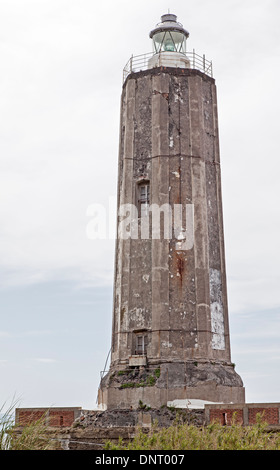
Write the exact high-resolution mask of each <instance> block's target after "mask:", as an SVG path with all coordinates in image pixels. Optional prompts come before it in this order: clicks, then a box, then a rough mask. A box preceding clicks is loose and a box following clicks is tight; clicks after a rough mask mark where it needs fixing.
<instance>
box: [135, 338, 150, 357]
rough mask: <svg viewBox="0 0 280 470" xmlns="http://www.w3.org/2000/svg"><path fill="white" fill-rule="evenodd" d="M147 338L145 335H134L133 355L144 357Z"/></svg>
mask: <svg viewBox="0 0 280 470" xmlns="http://www.w3.org/2000/svg"><path fill="white" fill-rule="evenodd" d="M147 344H148V336H147V334H145V333H137V334H135V350H134V354H136V355H139V356H144V355H146V354H147Z"/></svg>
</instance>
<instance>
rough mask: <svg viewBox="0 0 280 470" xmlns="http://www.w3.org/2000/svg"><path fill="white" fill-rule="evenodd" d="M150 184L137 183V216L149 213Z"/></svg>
mask: <svg viewBox="0 0 280 470" xmlns="http://www.w3.org/2000/svg"><path fill="white" fill-rule="evenodd" d="M149 204H150V184H149V183H148V182H145V183H141V184H139V185H138V213H139V217H145V216H147V215H148V214H149Z"/></svg>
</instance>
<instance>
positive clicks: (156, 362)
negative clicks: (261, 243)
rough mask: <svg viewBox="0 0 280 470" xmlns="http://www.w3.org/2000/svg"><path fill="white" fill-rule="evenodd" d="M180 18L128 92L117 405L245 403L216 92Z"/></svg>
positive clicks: (140, 65)
mask: <svg viewBox="0 0 280 470" xmlns="http://www.w3.org/2000/svg"><path fill="white" fill-rule="evenodd" d="M188 36H189V33H188V32H187V31H186V30H185V29H184V28H183V26H182V25H181V24H180V23H178V22H177V17H176V16H175V15H173V14H166V15H163V16H162V17H161V22H160V23H159V24H158V25H157V26H156V27H155V29H154V30H153V31H151V33H150V38H151V39H152V43H153V53H151V54H145V55H143V56H138V57H132V58H131V59H130V60H129V62H128V64H127V66H126V67H125V70H124V83H123V91H122V97H121V122H120V147H119V176H118V178H119V179H118V236H117V241H116V259H115V284H114V311H113V326H112V348H111V362H110V369H109V371H108V373H107V375H106V376H104V377H103V379H102V380H101V383H100V388H99V404H102V405H104V406H105V407H107V408H108V409H116V408H120V409H129V408H137V407H138V405H139V401H140V400H141V401H142V402H143V403H144V404H147V405H149V406H150V407H152V408H158V407H160V406H162V405H166V404H168V403H177V401H178V400H181V402H180V403H183V401H184V400H185V401H187V400H190V401H191V400H203V401H210V402H219V403H220V402H221V403H230V402H233V403H236V402H239V403H242V402H244V401H245V391H244V388H243V383H242V380H241V378H240V376H239V375H238V374H237V373H236V372H235V368H234V364H232V362H231V351H230V335H229V321H228V305H227V286H226V270H225V253H224V232H223V215H222V198H221V172H220V155H219V137H218V119H217V97H216V86H215V80H214V79H213V77H212V64H211V63H210V62H208V61H207V60H206V59H205V57H204V56H202V57H200V56H199V55H197V54H195V53H194V52H192V53H191V54H189V53H187V52H186V51H187V49H186V41H187V38H188Z"/></svg>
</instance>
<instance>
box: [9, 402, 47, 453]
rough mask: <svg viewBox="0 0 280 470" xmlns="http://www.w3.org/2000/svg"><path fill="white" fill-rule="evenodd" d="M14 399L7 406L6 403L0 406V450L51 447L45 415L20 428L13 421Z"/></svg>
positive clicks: (44, 448) (43, 448)
mask: <svg viewBox="0 0 280 470" xmlns="http://www.w3.org/2000/svg"><path fill="white" fill-rule="evenodd" d="M16 404H17V401H14V400H13V402H12V403H11V405H9V406H8V407H7V409H6V410H5V411H4V409H5V407H6V403H4V405H2V407H1V408H0V450H47V449H49V448H51V441H52V438H51V436H50V434H49V433H48V432H47V426H46V425H45V415H44V416H42V418H40V419H39V420H37V421H36V422H31V423H29V424H27V425H25V426H23V427H21V428H18V427H17V426H16V425H15V423H14V414H15V406H16Z"/></svg>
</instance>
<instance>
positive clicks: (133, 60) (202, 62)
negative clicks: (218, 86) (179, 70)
mask: <svg viewBox="0 0 280 470" xmlns="http://www.w3.org/2000/svg"><path fill="white" fill-rule="evenodd" d="M160 54H161V53H159V55H160ZM163 54H164V53H163ZM153 55H154V53H153V52H148V53H147V54H141V55H136V56H133V55H132V56H131V57H130V59H129V61H128V62H127V64H126V65H125V67H124V69H123V81H125V80H126V78H127V76H128V75H129V74H130V73H133V72H140V71H141V70H147V69H148V68H149V66H148V62H149V59H150V58H151V57H152V56H153ZM184 57H186V58H187V59H188V60H189V62H190V68H191V69H195V70H199V71H200V72H203V73H205V74H206V75H208V76H209V77H213V68H212V61H211V62H210V61H209V60H207V59H206V58H205V55H203V56H200V55H199V54H197V53H196V52H195V50H193V52H186V54H184ZM165 61H166V63H167V64H168V65H167V66H170V67H176V65H174V63H175V62H173V61H172V59H170V58H167V59H165ZM169 63H170V65H169Z"/></svg>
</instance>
